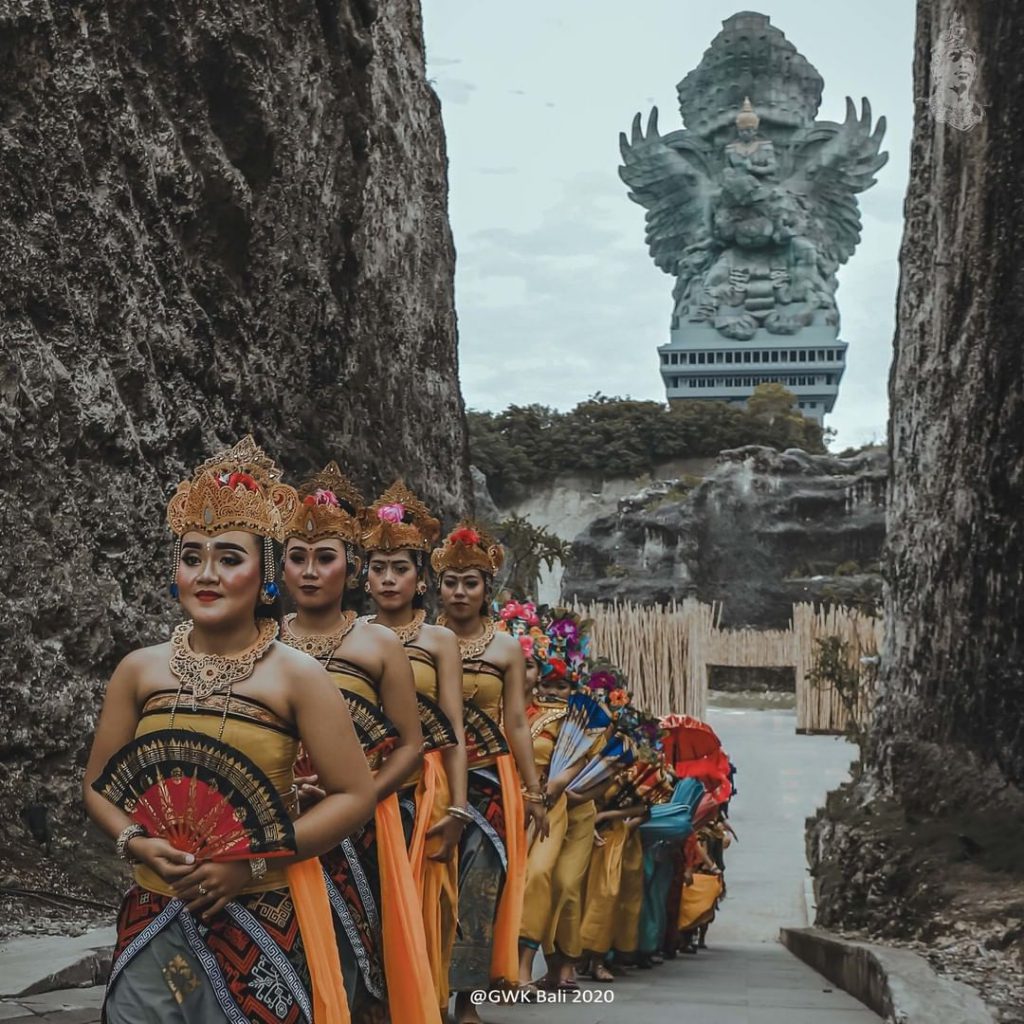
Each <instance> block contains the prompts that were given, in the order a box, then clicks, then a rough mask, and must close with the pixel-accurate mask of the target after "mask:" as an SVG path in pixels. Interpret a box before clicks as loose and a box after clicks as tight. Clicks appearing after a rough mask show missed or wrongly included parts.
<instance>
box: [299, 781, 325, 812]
mask: <svg viewBox="0 0 1024 1024" xmlns="http://www.w3.org/2000/svg"><path fill="white" fill-rule="evenodd" d="M319 781H320V776H319V775H297V776H296V777H295V792H296V794H297V795H298V798H299V810H300V811H304V810H306V808H307V807H312V806H313V805H314V804H318V803H319V802H320V801H321V800H323V798H324V797H325V796H327V791H326V790H325V789H323V788H322V787H321V786H318V785H317V783H318V782H319Z"/></svg>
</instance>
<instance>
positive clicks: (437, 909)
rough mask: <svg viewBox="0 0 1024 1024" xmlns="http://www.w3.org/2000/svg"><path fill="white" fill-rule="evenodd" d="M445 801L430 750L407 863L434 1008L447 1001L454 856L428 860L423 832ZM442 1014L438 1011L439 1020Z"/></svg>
mask: <svg viewBox="0 0 1024 1024" xmlns="http://www.w3.org/2000/svg"><path fill="white" fill-rule="evenodd" d="M449 802H450V797H449V791H448V778H447V776H446V775H445V772H444V766H443V764H442V761H441V752H440V751H439V750H431V751H430V752H428V753H427V755H426V756H425V757H424V758H423V772H422V774H421V776H420V781H419V785H418V787H417V789H416V820H415V822H414V824H413V832H412V842H411V843H410V846H409V861H410V866H411V867H412V876H413V880H414V882H415V883H416V887H417V889H418V890H419V893H420V906H421V908H422V912H423V935H424V938H425V939H426V942H427V958H428V959H429V961H430V973H431V975H432V976H433V983H434V992H435V994H436V998H437V1004H438V1006H441V1007H445V1008H446V1007H447V1006H448V999H449V991H448V971H449V968H450V967H451V959H452V943H453V942H454V941H455V918H456V915H457V910H458V906H459V882H458V879H459V875H458V854H457V853H453V854H452V859H451V860H450V861H449V862H448V863H446V864H445V863H441V862H440V861H433V860H429V859H428V858H427V853H428V847H427V832H428V831H429V830H430V828H431V827H432V826H434V825H436V824H437V822H439V821H440V820H441V819H442V818H443V817H444V816H445V814H446V813H447V807H448V804H449ZM431 845H436V840H431ZM445 1012H446V1011H442V1014H441V1016H442V1017H444V1016H445Z"/></svg>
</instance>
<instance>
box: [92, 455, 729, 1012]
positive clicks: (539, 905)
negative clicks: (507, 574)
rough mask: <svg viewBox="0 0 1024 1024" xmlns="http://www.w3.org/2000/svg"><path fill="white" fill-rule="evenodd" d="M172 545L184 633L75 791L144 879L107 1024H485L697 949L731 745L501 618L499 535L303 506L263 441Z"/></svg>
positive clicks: (311, 484)
mask: <svg viewBox="0 0 1024 1024" xmlns="http://www.w3.org/2000/svg"><path fill="white" fill-rule="evenodd" d="M167 522H168V525H169V526H170V529H171V532H172V534H173V537H174V542H173V558H172V564H171V578H170V584H169V589H170V593H171V595H172V596H173V597H174V598H175V599H176V600H177V601H178V602H179V603H180V605H181V607H182V610H183V612H184V614H185V616H186V621H184V622H182V623H181V624H180V625H178V626H177V627H176V628H175V629H174V631H173V634H172V636H171V638H170V639H169V640H168V641H167V642H165V643H162V644H157V645H155V646H152V647H145V648H142V649H140V650H136V651H133V652H132V653H130V654H128V655H127V656H126V657H125V658H124V659H123V660H122V661H121V663H120V664H119V665H118V667H117V669H116V671H115V672H114V674H113V676H112V678H111V680H110V683H109V685H108V687H107V691H106V695H105V698H104V702H103V707H102V710H101V712H100V716H99V719H98V723H97V726H96V732H95V737H94V740H93V746H92V751H91V754H90V757H89V760H88V764H87V766H86V770H85V778H84V786H83V791H84V799H85V804H86V809H87V811H88V813H89V815H90V817H91V818H92V820H93V821H94V822H95V823H96V824H97V825H98V826H99V827H100V829H102V830H103V831H104V832H105V833H107V834H108V835H109V836H110V838H111V839H112V840H113V841H114V846H115V852H116V854H117V855H118V856H119V857H121V858H122V859H123V860H125V861H127V862H128V863H129V864H130V865H132V869H133V874H134V884H133V885H132V886H131V888H130V889H129V890H128V892H127V894H126V895H125V897H124V900H123V902H122V905H121V909H120V912H119V915H118V921H117V943H116V948H115V952H114V961H113V967H112V970H111V974H110V979H109V982H108V987H107V993H106V1000H105V1004H104V1010H103V1014H104V1020H105V1021H108V1022H110V1024H128V1022H132V1024H139V1022H161V1024H166V1022H172V1024H173V1022H201V1024H220V1022H224V1021H228V1022H230V1024H246V1022H255V1024H271V1022H273V1024H280V1022H285V1024H298V1022H305V1024H348V1022H350V1021H354V1022H359V1024H377V1022H387V1021H391V1022H394V1024H435V1022H440V1021H442V1020H447V1019H448V1014H449V1008H450V1009H451V1013H452V1014H453V1017H454V1020H455V1021H457V1022H458V1024H472V1022H477V1021H480V1019H481V1018H480V1016H479V1013H478V1009H477V1007H476V1006H475V1005H474V1004H475V1002H477V1001H478V1000H477V999H476V998H474V994H475V993H480V992H482V991H486V990H489V989H494V988H496V987H504V988H508V989H515V990H517V992H518V995H519V997H520V999H521V1000H522V1001H529V1000H530V999H531V998H532V997H536V994H537V992H538V990H539V989H540V988H542V987H544V988H554V989H561V988H570V989H571V988H575V987H578V981H577V973H579V974H580V975H583V976H586V977H588V978H591V979H593V980H595V981H599V982H611V981H612V980H613V979H614V978H615V976H616V973H618V972H619V971H620V970H629V969H632V968H641V969H642V968H649V967H651V966H653V965H654V964H656V963H657V962H659V961H661V960H663V959H664V958H665V957H666V956H674V955H676V953H677V951H678V950H680V949H681V950H684V951H686V952H691V951H695V950H696V949H697V948H699V946H700V945H702V944H703V943H704V935H705V933H706V928H707V925H708V923H709V922H710V920H711V919H712V918H713V916H714V913H715V909H716V907H717V906H718V903H719V902H720V900H721V898H722V896H723V895H724V881H723V868H724V862H723V858H722V854H723V851H724V849H725V848H726V847H727V846H728V844H729V842H730V839H731V835H732V834H731V829H730V826H729V825H728V821H727V812H728V803H729V800H730V798H731V796H732V795H733V788H732V771H733V769H732V767H731V765H730V763H729V760H728V757H727V756H726V755H725V752H724V751H723V750H722V748H721V744H720V743H719V742H718V738H717V737H716V736H715V735H714V733H713V732H712V731H711V729H710V728H709V727H708V726H706V725H705V724H704V723H702V722H699V721H698V720H696V719H693V718H689V717H686V716H678V715H670V716H668V717H667V718H662V719H658V718H655V717H654V716H653V715H650V714H647V713H645V712H644V711H643V710H642V709H640V708H638V707H636V705H635V704H634V701H633V699H632V696H631V693H630V690H629V687H628V685H627V681H626V680H625V679H624V678H623V676H622V673H621V672H619V670H618V669H616V668H615V667H614V666H613V665H610V664H608V663H607V662H602V661H598V660H596V659H595V658H593V657H592V656H591V638H590V635H589V623H587V622H583V621H581V620H580V618H579V616H578V615H576V614H575V613H574V612H572V611H570V610H567V609H547V608H537V607H535V606H534V605H533V604H531V603H529V602H527V601H517V600H506V601H505V602H504V603H503V604H502V603H499V600H498V597H499V595H498V594H497V593H496V588H497V586H498V582H499V580H500V573H501V569H502V565H503V560H504V554H503V550H502V548H501V545H500V544H498V543H497V542H495V541H494V540H493V539H492V538H491V537H490V536H489V535H488V533H487V532H486V531H485V530H484V529H482V528H481V527H479V526H477V525H474V524H473V523H471V522H468V521H464V522H462V523H461V524H459V525H458V526H457V527H456V528H455V529H454V530H452V531H451V532H450V533H448V534H447V535H446V536H445V537H444V538H443V539H442V538H441V524H440V522H439V520H438V519H437V518H436V517H435V516H434V515H432V513H431V512H430V510H429V509H428V508H427V506H426V505H425V504H424V503H423V502H422V501H421V500H420V499H419V498H418V497H417V496H416V495H414V494H413V493H411V492H410V491H409V489H408V488H406V487H405V485H404V484H403V483H402V482H401V481H398V482H396V483H395V484H393V485H392V486H391V487H389V488H388V489H387V490H386V491H385V492H384V493H383V494H381V495H380V496H379V497H378V498H377V499H376V500H374V501H372V502H370V503H365V502H364V499H363V497H362V496H361V495H360V494H359V492H358V490H357V489H356V488H355V487H354V486H353V485H352V483H351V482H350V481H349V479H348V478H347V477H346V476H345V474H344V473H343V472H342V471H341V469H340V468H339V466H338V465H337V463H335V462H332V463H330V464H329V465H328V466H326V467H325V468H324V469H323V470H322V471H321V472H319V473H317V474H316V475H315V476H313V477H312V478H310V479H309V480H306V481H305V482H303V483H302V484H300V485H298V486H297V487H293V486H291V485H289V484H287V483H285V482H284V481H283V480H282V474H281V471H280V469H279V468H278V467H277V466H276V465H275V463H274V462H273V461H272V460H271V459H270V458H269V457H268V456H267V455H266V454H265V453H264V452H263V451H262V450H261V449H260V448H259V447H258V446H257V445H256V444H255V442H254V441H253V439H252V438H251V437H246V438H244V439H243V440H242V441H240V442H239V443H238V444H236V445H235V446H233V447H232V448H230V449H228V450H226V451H223V452H220V453H219V454H217V455H215V456H213V457H212V458H210V459H209V460H207V461H206V462H204V463H203V464H202V465H200V466H199V467H197V469H196V470H195V472H194V473H193V474H192V475H191V477H190V478H189V479H187V480H184V481H182V482H181V483H180V484H179V485H178V488H177V490H176V492H175V494H174V496H173V497H172V498H171V501H170V504H169V505H168V508H167ZM360 589H362V590H363V591H365V598H363V595H362V594H358V593H357V592H358V590H360ZM431 591H433V593H434V596H435V599H436V603H437V605H438V607H439V608H440V614H439V615H438V616H437V618H436V622H435V624H430V623H428V622H427V621H426V618H427V604H428V598H429V597H430V594H431ZM286 595H287V598H288V599H289V601H290V603H291V605H292V608H293V610H292V611H291V612H290V613H289V614H287V615H285V614H284V603H285V597H286ZM505 596H506V597H507V595H505ZM353 598H363V599H364V600H365V599H367V598H368V599H369V600H370V601H372V604H373V607H374V611H373V614H370V615H363V616H359V615H357V613H356V612H355V611H353V610H351V609H350V608H349V607H348V606H349V605H350V604H352V603H355V602H354V601H353ZM538 951H543V955H544V960H545V963H546V970H545V971H543V972H542V973H541V974H540V976H539V977H536V976H535V975H536V974H537V967H536V965H535V959H536V954H537V952H538Z"/></svg>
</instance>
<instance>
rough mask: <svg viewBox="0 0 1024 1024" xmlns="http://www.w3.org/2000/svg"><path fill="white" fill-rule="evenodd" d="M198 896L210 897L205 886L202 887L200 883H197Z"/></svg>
mask: <svg viewBox="0 0 1024 1024" xmlns="http://www.w3.org/2000/svg"><path fill="white" fill-rule="evenodd" d="M199 895H200V896H209V895H210V894H209V893H208V892H207V891H206V886H205V885H203V883H202V882H200V883H199Z"/></svg>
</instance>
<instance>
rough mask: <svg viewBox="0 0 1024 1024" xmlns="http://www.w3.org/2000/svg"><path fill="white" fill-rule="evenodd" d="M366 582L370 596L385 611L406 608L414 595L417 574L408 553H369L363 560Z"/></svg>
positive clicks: (414, 563) (418, 578) (411, 557)
mask: <svg viewBox="0 0 1024 1024" xmlns="http://www.w3.org/2000/svg"><path fill="white" fill-rule="evenodd" d="M366 580H367V582H368V583H369V586H370V596H371V597H372V598H373V599H374V601H376V602H377V604H378V605H382V606H384V607H388V608H392V607H394V608H400V607H403V606H404V605H406V604H410V603H411V602H412V600H413V598H414V597H415V595H416V585H417V584H418V583H419V580H420V577H419V572H418V570H417V568H416V562H415V560H414V559H413V556H412V554H411V553H410V552H408V551H391V552H383V551H371V552H370V554H369V556H368V558H367V573H366Z"/></svg>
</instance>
